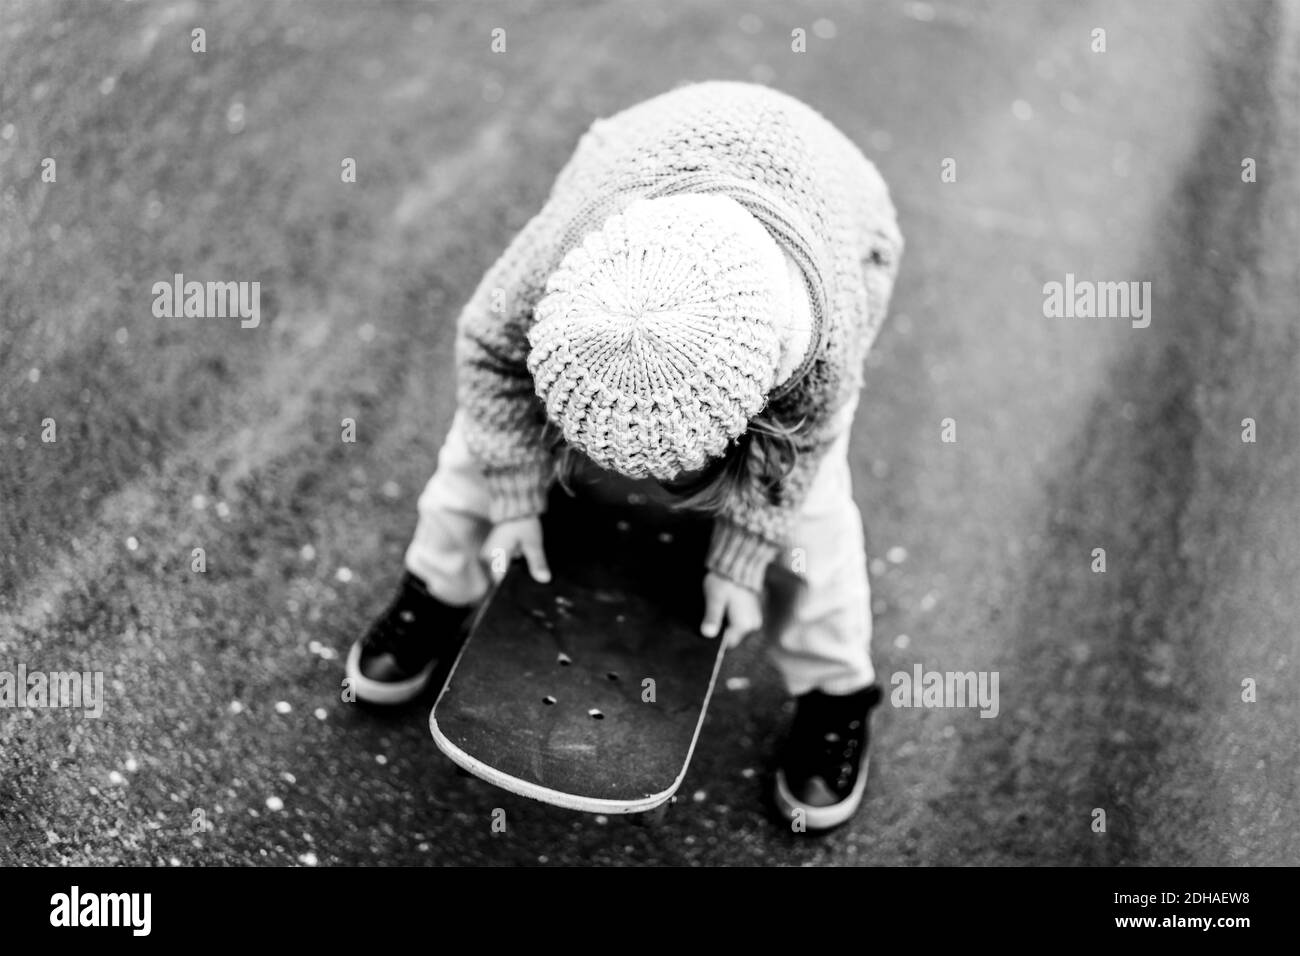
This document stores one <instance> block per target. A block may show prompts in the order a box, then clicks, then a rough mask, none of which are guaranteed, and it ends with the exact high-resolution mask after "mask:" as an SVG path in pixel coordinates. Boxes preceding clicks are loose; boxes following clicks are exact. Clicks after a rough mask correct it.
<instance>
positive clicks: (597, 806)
mask: <svg viewBox="0 0 1300 956" xmlns="http://www.w3.org/2000/svg"><path fill="white" fill-rule="evenodd" d="M466 646H468V642H466ZM725 650H726V648H725V646H724V645H723V643H722V641H721V639H719V640H718V652H717V654H716V656H715V657H714V660H713V671H712V673H711V674H710V675H709V686H708V691H707V693H706V694H705V697H704V703H703V706H702V707H701V708H700V716H699V719H698V720H697V721H696V723H695V732H694V733H693V734H692V736H691V745H690V748H689V749H688V750H687V752H686V759H685V761H683V763H682V769H681V771H680V772H679V773H678V774H677V776H676V777H675V778H674V779H673V782H672V785H671V786H670V787H668V788H667V789H665V790H664V791H662V792H661V793H653V794H648V795H647V796H645V797H642V798H639V799H632V800H613V799H607V798H602V797H592V796H584V795H581V794H575V793H567V792H565V791H562V790H555V789H553V788H550V787H546V786H543V785H541V784H539V783H536V782H533V781H530V780H522V779H520V778H519V777H516V776H514V775H512V774H508V773H505V772H503V771H501V770H498V769H497V768H495V767H493V766H491V765H489V764H487V763H484V762H483V761H481V760H479V759H477V758H476V757H474V756H473V755H472V754H470V753H467V752H466V751H465V750H463V749H462V748H461V747H459V746H457V745H456V743H455V742H454V741H452V740H451V739H450V738H448V737H447V735H446V734H444V733H443V732H442V730H441V729H440V728H439V726H438V704H439V703H441V702H442V698H443V697H444V696H445V695H446V693H447V691H448V690H449V689H450V688H451V686H452V684H453V682H454V681H455V679H456V668H457V666H459V664H460V661H461V657H462V656H463V655H464V653H465V647H462V648H461V651H460V653H459V654H457V655H456V661H455V663H453V664H452V667H451V672H450V673H449V674H448V676H447V682H446V683H445V684H444V685H443V688H442V691H441V692H440V693H439V694H438V702H437V703H435V704H434V705H433V710H432V711H431V712H430V713H429V731H430V733H431V734H432V735H433V741H434V743H435V744H437V746H438V749H439V750H441V751H442V752H443V753H444V754H446V755H447V757H449V758H450V759H451V761H452V762H453V763H455V764H456V765H457V766H458V767H460V768H462V769H463V770H466V771H468V772H469V773H472V774H473V775H474V776H476V777H478V778H479V779H481V780H486V781H487V782H488V783H490V784H492V785H493V786H495V787H500V788H501V789H502V790H506V791H509V792H510V793H514V794H517V795H519V796H521V797H528V798H529V799H532V800H537V801H540V802H542V803H549V804H553V805H554V806H557V807H564V808H565V809H567V810H578V811H581V812H584V813H605V814H614V813H645V812H647V811H649V810H654V809H655V808H656V807H660V806H663V805H664V804H665V803H667V802H668V801H669V800H671V799H672V797H673V794H675V793H676V792H677V789H678V788H679V787H680V786H681V784H682V780H683V779H684V778H685V777H686V771H687V770H688V769H690V765H691V758H692V757H693V756H694V755H695V745H696V743H697V742H698V741H699V739H700V730H701V728H702V727H703V726H704V717H705V715H706V714H707V713H708V709H709V702H710V701H711V700H712V699H713V688H714V686H715V684H716V683H717V679H718V673H719V671H720V670H721V669H722V657H723V654H724V653H725Z"/></svg>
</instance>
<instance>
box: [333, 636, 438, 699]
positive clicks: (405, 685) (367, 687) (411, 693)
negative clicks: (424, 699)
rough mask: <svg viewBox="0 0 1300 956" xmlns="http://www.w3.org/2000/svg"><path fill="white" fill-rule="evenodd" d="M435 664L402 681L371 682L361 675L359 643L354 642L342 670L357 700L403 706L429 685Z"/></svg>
mask: <svg viewBox="0 0 1300 956" xmlns="http://www.w3.org/2000/svg"><path fill="white" fill-rule="evenodd" d="M437 664H438V662H437V661H436V660H433V661H430V662H429V666H428V667H426V668H425V669H424V670H422V671H420V673H418V674H416V675H415V676H414V677H408V678H407V679H406V680H402V681H392V682H389V681H378V680H371V679H370V678H369V677H366V676H365V675H364V674H362V673H361V642H360V641H356V642H355V643H354V644H353V645H352V649H351V650H350V651H348V659H347V663H346V664H345V665H344V666H343V670H344V673H345V674H346V675H347V678H348V680H350V681H351V682H352V689H353V690H354V691H356V693H357V699H358V700H364V701H365V702H366V703H368V704H388V705H393V704H405V703H407V702H408V701H412V700H415V698H417V697H419V696H420V694H421V693H422V692H423V691H424V688H425V687H427V686H428V685H429V678H430V677H432V676H433V670H434V668H435V667H436V666H437Z"/></svg>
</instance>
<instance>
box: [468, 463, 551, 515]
mask: <svg viewBox="0 0 1300 956" xmlns="http://www.w3.org/2000/svg"><path fill="white" fill-rule="evenodd" d="M552 477H553V472H552V468H551V463H550V462H549V461H542V462H536V463H530V464H526V465H520V466H518V467H515V468H509V469H506V470H503V471H498V470H493V471H489V472H485V473H484V475H483V481H484V483H485V484H486V485H487V490H488V495H489V496H490V498H491V503H490V504H489V506H488V517H489V518H490V519H491V520H492V523H493V524H500V523H501V522H502V521H510V520H511V519H513V518H526V517H528V516H529V515H539V514H541V513H542V512H544V511H545V510H546V492H547V491H548V489H549V488H550V486H551V479H552Z"/></svg>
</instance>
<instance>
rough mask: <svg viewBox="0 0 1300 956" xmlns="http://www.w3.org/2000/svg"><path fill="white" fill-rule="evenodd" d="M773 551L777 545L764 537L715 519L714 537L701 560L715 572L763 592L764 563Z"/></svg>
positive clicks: (769, 561)
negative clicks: (705, 555)
mask: <svg viewBox="0 0 1300 956" xmlns="http://www.w3.org/2000/svg"><path fill="white" fill-rule="evenodd" d="M776 552H777V546H776V545H775V544H773V543H772V542H770V541H768V540H767V539H766V538H763V537H761V536H759V535H756V534H754V533H753V532H752V531H746V530H745V529H744V528H742V527H740V526H739V525H735V524H732V523H730V522H728V521H723V520H721V519H718V520H715V521H714V523H713V540H712V541H711V542H709V555H708V558H707V559H706V560H705V562H704V563H705V565H706V566H707V567H708V569H709V570H710V571H712V572H713V573H714V574H720V575H722V577H724V578H727V579H728V580H729V581H734V582H735V583H736V584H739V585H740V586H741V587H744V588H749V589H750V590H751V591H762V590H763V578H764V576H765V575H766V573H767V566H768V565H769V564H771V563H772V559H773V558H775V557H776Z"/></svg>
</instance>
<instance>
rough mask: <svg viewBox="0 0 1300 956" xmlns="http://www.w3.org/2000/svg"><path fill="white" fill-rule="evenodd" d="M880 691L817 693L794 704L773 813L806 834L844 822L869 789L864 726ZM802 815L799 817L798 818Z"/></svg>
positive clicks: (877, 702) (810, 694)
mask: <svg viewBox="0 0 1300 956" xmlns="http://www.w3.org/2000/svg"><path fill="white" fill-rule="evenodd" d="M880 698H881V691H880V686H879V685H877V684H872V685H871V686H870V687H865V688H863V689H862V690H860V691H858V692H857V693H855V694H848V695H845V696H835V695H832V694H823V693H822V692H821V691H819V690H815V691H812V692H811V693H808V694H804V695H803V696H802V697H800V698H799V699H798V702H797V704H796V708H797V709H796V710H795V715H794V724H793V725H792V726H791V728H790V736H789V738H788V739H787V741H786V744H785V749H784V753H783V756H782V759H781V766H780V769H778V770H777V772H776V793H775V800H776V806H777V809H778V810H779V811H780V812H781V814H782V816H784V817H785V818H786V819H787V820H791V821H797V820H799V819H800V818H802V820H803V824H804V826H805V827H806V829H807V830H808V831H809V832H812V831H816V830H829V829H831V828H832V827H837V826H839V825H840V824H841V823H844V822H845V821H846V820H848V819H849V818H850V817H851V816H853V814H854V813H855V812H857V809H858V805H859V804H861V803H862V794H863V793H864V792H865V791H866V789H867V745H868V743H869V741H870V738H869V735H868V732H867V722H868V720H869V719H870V714H871V708H873V707H875V706H876V705H877V704H879V703H880ZM797 811H802V812H797Z"/></svg>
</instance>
